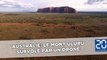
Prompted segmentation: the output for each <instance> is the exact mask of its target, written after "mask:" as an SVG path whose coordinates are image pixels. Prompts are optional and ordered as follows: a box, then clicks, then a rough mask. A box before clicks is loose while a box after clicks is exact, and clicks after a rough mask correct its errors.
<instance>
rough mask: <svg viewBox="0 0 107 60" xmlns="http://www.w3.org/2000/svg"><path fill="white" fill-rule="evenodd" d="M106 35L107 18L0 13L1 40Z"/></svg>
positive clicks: (79, 14) (80, 14)
mask: <svg viewBox="0 0 107 60" xmlns="http://www.w3.org/2000/svg"><path fill="white" fill-rule="evenodd" d="M101 36H107V15H106V14H100V13H99V14H92V13H91V14H90V13H85V14H84V13H15V12H14V13H0V40H21V39H50V38H77V37H101Z"/></svg>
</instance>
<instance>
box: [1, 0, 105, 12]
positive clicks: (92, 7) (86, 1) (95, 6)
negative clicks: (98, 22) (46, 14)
mask: <svg viewBox="0 0 107 60" xmlns="http://www.w3.org/2000/svg"><path fill="white" fill-rule="evenodd" d="M53 6H54V7H58V6H70V7H73V8H75V9H76V10H77V11H107V0H0V11H36V10H37V9H38V8H44V7H53Z"/></svg>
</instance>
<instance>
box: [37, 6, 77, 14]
mask: <svg viewBox="0 0 107 60" xmlns="http://www.w3.org/2000/svg"><path fill="white" fill-rule="evenodd" d="M37 12H38V13H76V10H75V9H74V8H71V7H47V8H42V9H38V11H37Z"/></svg>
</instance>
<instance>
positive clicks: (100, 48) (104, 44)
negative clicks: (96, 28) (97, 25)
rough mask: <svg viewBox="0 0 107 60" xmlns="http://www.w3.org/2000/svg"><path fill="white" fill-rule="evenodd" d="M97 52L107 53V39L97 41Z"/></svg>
mask: <svg viewBox="0 0 107 60" xmlns="http://www.w3.org/2000/svg"><path fill="white" fill-rule="evenodd" d="M95 51H96V52H105V51H107V39H96V40H95Z"/></svg>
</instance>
